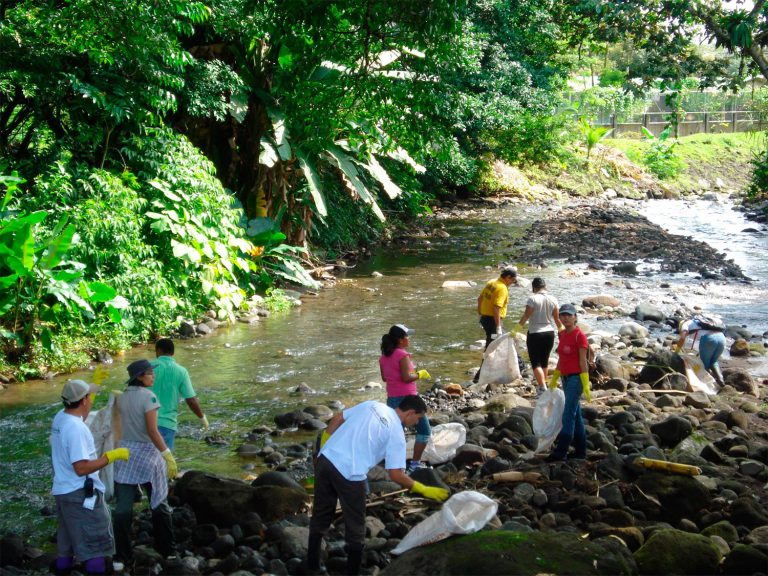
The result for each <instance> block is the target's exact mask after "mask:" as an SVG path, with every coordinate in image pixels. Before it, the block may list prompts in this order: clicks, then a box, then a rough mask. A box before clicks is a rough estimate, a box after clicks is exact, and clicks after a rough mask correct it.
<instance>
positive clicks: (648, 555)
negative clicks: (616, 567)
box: [634, 530, 720, 574]
mask: <svg viewBox="0 0 768 576" xmlns="http://www.w3.org/2000/svg"><path fill="white" fill-rule="evenodd" d="M634 557H635V560H636V561H637V567H638V570H639V571H640V573H641V574H717V573H718V569H719V566H720V552H719V550H718V549H717V546H715V545H714V544H713V543H712V541H711V540H710V539H709V538H707V537H706V536H701V535H700V534H691V533H689V532H683V531H681V530H658V531H656V532H654V533H653V534H652V535H651V537H650V538H649V539H648V541H647V542H646V543H645V544H644V545H643V546H642V547H641V548H640V549H639V550H637V552H635V554H634Z"/></svg>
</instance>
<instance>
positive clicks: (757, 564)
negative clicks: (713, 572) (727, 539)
mask: <svg viewBox="0 0 768 576" xmlns="http://www.w3.org/2000/svg"><path fill="white" fill-rule="evenodd" d="M766 565H768V555H767V554H765V553H764V552H763V551H761V550H758V549H757V548H756V547H754V546H747V545H744V544H737V545H736V546H734V547H733V550H731V553H730V554H728V556H726V557H725V560H724V561H723V574H744V575H749V574H761V573H762V574H764V573H765V571H766V568H765V567H766Z"/></svg>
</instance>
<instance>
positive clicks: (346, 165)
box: [328, 145, 386, 222]
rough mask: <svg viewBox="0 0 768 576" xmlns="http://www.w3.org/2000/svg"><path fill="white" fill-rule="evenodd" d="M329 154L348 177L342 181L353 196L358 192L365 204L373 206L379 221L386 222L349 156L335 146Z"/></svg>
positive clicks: (330, 149) (329, 148)
mask: <svg viewBox="0 0 768 576" xmlns="http://www.w3.org/2000/svg"><path fill="white" fill-rule="evenodd" d="M328 153H329V154H330V155H331V157H332V158H333V159H334V160H336V163H337V164H338V166H339V169H340V170H341V171H342V173H343V174H344V176H346V178H342V180H343V181H344V184H345V185H346V186H347V188H348V189H349V190H350V192H352V193H353V194H354V193H355V192H356V193H357V194H358V195H359V196H360V199H361V200H362V201H363V202H365V203H366V204H369V205H370V206H371V209H372V210H373V213H374V214H376V216H377V217H378V218H379V220H381V221H382V222H384V220H386V218H385V216H384V213H383V212H382V211H381V208H379V205H378V204H377V203H376V200H374V198H373V195H372V194H371V193H370V192H369V191H368V188H366V187H365V185H364V184H363V182H362V180H360V175H359V174H358V172H357V168H355V165H354V164H353V163H352V160H351V159H350V158H349V156H347V155H346V154H345V153H344V151H343V150H342V149H341V148H339V147H338V146H335V145H334V146H329V147H328Z"/></svg>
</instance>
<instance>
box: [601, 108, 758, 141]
mask: <svg viewBox="0 0 768 576" xmlns="http://www.w3.org/2000/svg"><path fill="white" fill-rule="evenodd" d="M669 117H670V113H669V112H645V113H643V114H638V115H637V116H635V117H633V118H632V120H633V121H632V122H617V119H616V115H615V114H614V115H612V116H611V121H610V122H608V123H602V124H597V126H605V127H606V128H611V129H612V130H613V133H612V134H611V136H612V137H614V138H617V137H619V136H622V135H623V136H625V137H628V136H638V137H640V136H642V132H643V130H642V128H641V127H642V126H645V127H646V128H647V129H648V130H649V131H650V132H651V133H653V135H654V136H658V135H659V134H661V132H662V131H663V130H664V129H665V128H666V127H667V126H669V125H670V118H669ZM765 127H766V123H765V122H764V121H762V120H761V118H760V115H759V114H758V113H757V112H756V111H754V110H736V111H733V112H687V113H685V114H682V115H681V116H680V118H679V119H678V123H677V129H676V130H675V136H676V137H681V136H690V135H691V134H720V133H723V132H754V131H759V130H762V129H763V128H765Z"/></svg>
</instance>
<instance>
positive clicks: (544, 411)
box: [533, 388, 565, 452]
mask: <svg viewBox="0 0 768 576" xmlns="http://www.w3.org/2000/svg"><path fill="white" fill-rule="evenodd" d="M564 408H565V394H564V393H563V391H562V389H560V388H555V389H553V390H552V389H550V388H547V389H546V390H545V391H544V392H542V394H541V396H539V398H538V399H537V400H536V408H534V410H533V433H534V434H536V440H538V443H537V444H536V452H544V451H545V450H547V449H548V448H549V447H550V446H552V444H553V443H554V441H555V439H556V438H557V435H558V434H559V433H560V430H561V429H562V427H563V409H564Z"/></svg>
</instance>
